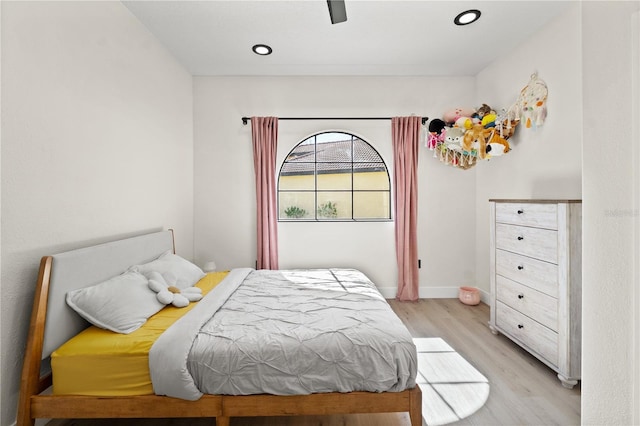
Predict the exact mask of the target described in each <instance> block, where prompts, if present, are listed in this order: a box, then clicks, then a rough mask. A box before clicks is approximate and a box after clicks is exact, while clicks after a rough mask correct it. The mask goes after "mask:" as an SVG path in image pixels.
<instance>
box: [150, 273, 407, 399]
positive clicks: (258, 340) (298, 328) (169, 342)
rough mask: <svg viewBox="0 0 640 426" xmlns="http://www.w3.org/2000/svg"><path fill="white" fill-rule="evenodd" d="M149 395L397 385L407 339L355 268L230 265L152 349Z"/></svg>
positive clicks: (403, 384) (402, 378)
mask: <svg viewBox="0 0 640 426" xmlns="http://www.w3.org/2000/svg"><path fill="white" fill-rule="evenodd" d="M149 360H150V365H151V374H152V378H153V383H154V390H155V392H156V394H159V395H168V396H172V397H176V398H182V399H189V400H195V399H198V398H199V397H200V396H201V395H202V394H203V393H205V394H216V395H250V394H263V393H266V394H272V395H305V394H311V393H325V392H352V391H368V392H400V391H403V390H406V389H411V388H413V387H414V386H415V378H416V372H417V355H416V348H415V345H414V343H413V340H412V338H411V335H410V333H409V331H408V330H407V329H406V327H405V326H404V324H403V323H402V321H401V320H400V319H399V318H398V317H397V315H395V313H394V312H393V311H392V309H391V307H390V306H389V304H388V303H387V301H386V300H385V299H384V298H383V297H382V295H381V294H380V292H379V291H378V290H377V288H376V287H375V285H374V284H373V283H372V282H371V281H370V280H369V279H368V278H367V277H366V276H365V275H364V274H363V273H362V272H360V271H357V270H354V269H335V268H332V269H316V270H279V271H270V270H247V269H246V268H245V270H238V269H234V270H233V271H231V272H230V274H229V275H228V276H227V278H226V279H225V280H224V282H223V283H221V284H220V285H219V286H218V287H216V289H215V290H214V291H212V292H211V293H209V294H208V295H207V296H206V297H204V298H203V299H202V300H201V301H200V302H198V306H196V307H195V308H194V309H193V310H192V312H191V313H190V314H189V316H188V317H184V318H182V319H181V320H180V321H177V322H176V323H175V324H174V325H173V326H172V327H171V328H170V329H169V330H167V332H166V333H164V334H163V335H162V336H160V338H158V340H157V341H156V343H155V344H154V346H153V348H152V349H151V352H150V356H149Z"/></svg>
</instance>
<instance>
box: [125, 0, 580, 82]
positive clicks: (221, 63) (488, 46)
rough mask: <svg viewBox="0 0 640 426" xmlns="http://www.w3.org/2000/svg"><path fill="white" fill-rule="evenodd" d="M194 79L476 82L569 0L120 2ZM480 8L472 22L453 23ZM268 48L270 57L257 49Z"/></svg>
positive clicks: (220, 0) (163, 0)
mask: <svg viewBox="0 0 640 426" xmlns="http://www.w3.org/2000/svg"><path fill="white" fill-rule="evenodd" d="M123 4H124V5H125V6H126V7H127V8H128V9H129V10H130V11H131V12H132V13H133V14H134V15H135V16H136V17H137V18H138V19H139V20H140V21H141V22H142V23H143V24H144V25H145V26H146V27H147V28H148V29H149V30H150V31H151V33H153V34H154V36H155V37H156V38H157V39H158V40H160V42H161V43H163V44H164V45H165V46H166V47H167V48H168V49H169V51H171V52H172V54H173V55H174V56H175V57H176V58H177V59H178V61H180V63H182V64H183V65H184V67H185V68H186V69H187V70H189V71H190V72H191V74H193V75H429V76H437V75H448V76H460V75H467V76H469V75H476V74H477V73H478V72H479V71H481V70H482V69H483V68H484V67H486V66H487V65H488V64H490V63H491V62H492V61H493V60H494V59H495V58H496V57H498V56H499V55H501V54H503V53H504V52H509V51H511V50H512V49H514V48H515V47H516V46H517V45H518V44H519V43H521V42H522V41H523V40H526V39H528V38H529V37H530V36H531V35H532V34H534V33H535V32H536V31H537V30H539V29H540V28H542V27H543V26H544V25H545V24H547V23H548V22H549V21H551V20H552V19H553V18H554V17H555V16H557V15H558V14H560V13H561V12H562V11H564V10H565V9H566V8H567V7H568V5H569V4H570V1H524V0H511V1H452V0H450V1H427V0H412V1H402V0H376V1H370V0H346V9H347V18H348V19H347V21H346V22H342V23H339V24H334V25H332V24H331V21H330V19H329V10H328V7H327V2H326V1H325V0H288V1H281V0H279V1H275V0H257V1H256V0H254V1H249V0H246V1H245V0H232V1H229V0H208V1H203V0H201V1H183V0H180V1H166V0H147V1H123ZM467 9H479V10H480V11H481V12H482V16H481V17H480V19H479V20H478V21H477V22H475V23H473V24H471V25H467V26H456V25H454V24H453V18H454V17H455V16H456V15H457V14H458V13H460V12H462V11H464V10H467ZM260 43H263V44H267V45H269V46H271V47H272V48H273V53H272V54H271V55H269V56H258V55H256V54H255V53H253V52H252V50H251V47H252V46H253V45H255V44H260Z"/></svg>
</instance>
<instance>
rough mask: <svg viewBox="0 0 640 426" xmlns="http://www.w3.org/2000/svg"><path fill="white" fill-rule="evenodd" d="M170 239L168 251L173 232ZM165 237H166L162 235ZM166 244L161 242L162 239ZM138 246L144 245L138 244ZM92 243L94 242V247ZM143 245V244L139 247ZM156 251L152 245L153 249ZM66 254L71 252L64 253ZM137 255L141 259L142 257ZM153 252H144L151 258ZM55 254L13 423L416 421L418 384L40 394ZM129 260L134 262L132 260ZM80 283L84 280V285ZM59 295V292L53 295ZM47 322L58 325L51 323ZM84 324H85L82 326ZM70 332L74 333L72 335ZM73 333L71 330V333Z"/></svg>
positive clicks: (47, 261) (41, 290) (43, 280)
mask: <svg viewBox="0 0 640 426" xmlns="http://www.w3.org/2000/svg"><path fill="white" fill-rule="evenodd" d="M162 232H164V233H166V232H169V233H170V241H171V243H170V244H171V246H172V248H173V251H174V252H175V246H174V245H173V244H174V243H173V232H172V231H162ZM156 234H159V233H154V234H145V235H142V236H139V237H133V238H132V239H127V240H119V241H114V242H113V243H107V244H103V245H100V247H102V246H104V247H107V248H109V249H110V250H113V249H114V247H115V249H117V248H118V244H119V243H120V242H121V241H127V242H129V241H132V240H134V239H145V238H147V236H153V235H156ZM165 240H166V238H165ZM165 244H166V243H165ZM143 246H144V245H143ZM94 247H98V246H94ZM143 248H144V247H143ZM154 250H155V251H156V252H154V253H153V255H154V256H155V255H157V254H158V253H157V251H158V249H157V248H154ZM69 253H71V252H69ZM141 258H145V257H144V256H143V257H141ZM151 258H153V257H149V259H151ZM54 259H55V256H45V257H43V258H42V260H41V262H40V272H39V274H38V282H37V288H36V293H35V298H34V302H33V310H32V313H31V323H30V326H29V335H28V340H27V346H26V352H25V358H24V365H23V369H22V378H21V385H20V398H19V403H18V415H17V425H18V426H27V425H33V424H34V423H35V419H37V418H45V419H56V418H59V419H65V418H68V419H80V418H168V417H191V418H196V417H215V418H216V426H228V425H229V419H230V417H236V416H238V417H239V416H242V417H251V416H296V415H326V414H355V413H393V412H409V415H410V418H411V425H412V426H421V425H422V393H421V391H420V388H419V387H418V385H416V386H415V387H414V388H413V389H409V390H405V391H402V392H382V393H375V392H350V393H337V392H336V393H320V394H311V395H293V396H276V395H248V396H229V395H204V396H203V397H202V398H200V399H199V400H197V401H186V400H182V399H177V398H170V397H166V396H157V395H144V396H127V397H102V396H100V397H98V396H75V395H73V396H72V395H68V396H66V395H51V394H46V393H43V392H44V391H45V390H46V389H47V388H49V387H50V386H51V384H52V375H51V373H46V374H41V372H40V370H41V364H42V360H43V359H45V358H48V356H49V355H50V353H47V350H43V347H44V342H45V340H46V339H45V329H46V323H47V321H56V318H51V316H50V315H49V314H48V312H47V311H48V310H49V311H52V310H51V309H48V305H49V303H48V302H50V290H51V282H52V271H53V266H54ZM132 264H135V261H134V263H132ZM85 285H86V284H85ZM59 297H60V296H59ZM53 324H58V323H57V322H54V323H53ZM83 327H86V325H83ZM75 333H76V332H74V334H75ZM72 335H73V334H72Z"/></svg>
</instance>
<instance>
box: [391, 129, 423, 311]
mask: <svg viewBox="0 0 640 426" xmlns="http://www.w3.org/2000/svg"><path fill="white" fill-rule="evenodd" d="M420 128H421V118H420V117H393V118H392V119H391V134H392V135H391V141H392V143H393V183H394V213H395V222H396V258H397V261H398V293H397V295H396V298H397V299H398V300H401V301H415V300H418V289H419V283H418V234H417V230H418V147H419V143H420V140H419V139H420Z"/></svg>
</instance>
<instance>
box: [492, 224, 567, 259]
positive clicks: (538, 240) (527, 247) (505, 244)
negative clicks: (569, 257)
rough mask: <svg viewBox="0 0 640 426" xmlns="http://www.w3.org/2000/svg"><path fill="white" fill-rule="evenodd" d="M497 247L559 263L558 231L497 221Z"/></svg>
mask: <svg viewBox="0 0 640 426" xmlns="http://www.w3.org/2000/svg"><path fill="white" fill-rule="evenodd" d="M496 248H498V249H502V250H507V251H511V252H514V253H519V254H523V255H525V256H529V257H533V258H535V259H540V260H544V261H545V262H551V263H557V262H558V232H557V231H552V230H549V229H540V228H529V227H527V226H516V225H506V224H503V223H497V224H496Z"/></svg>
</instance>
